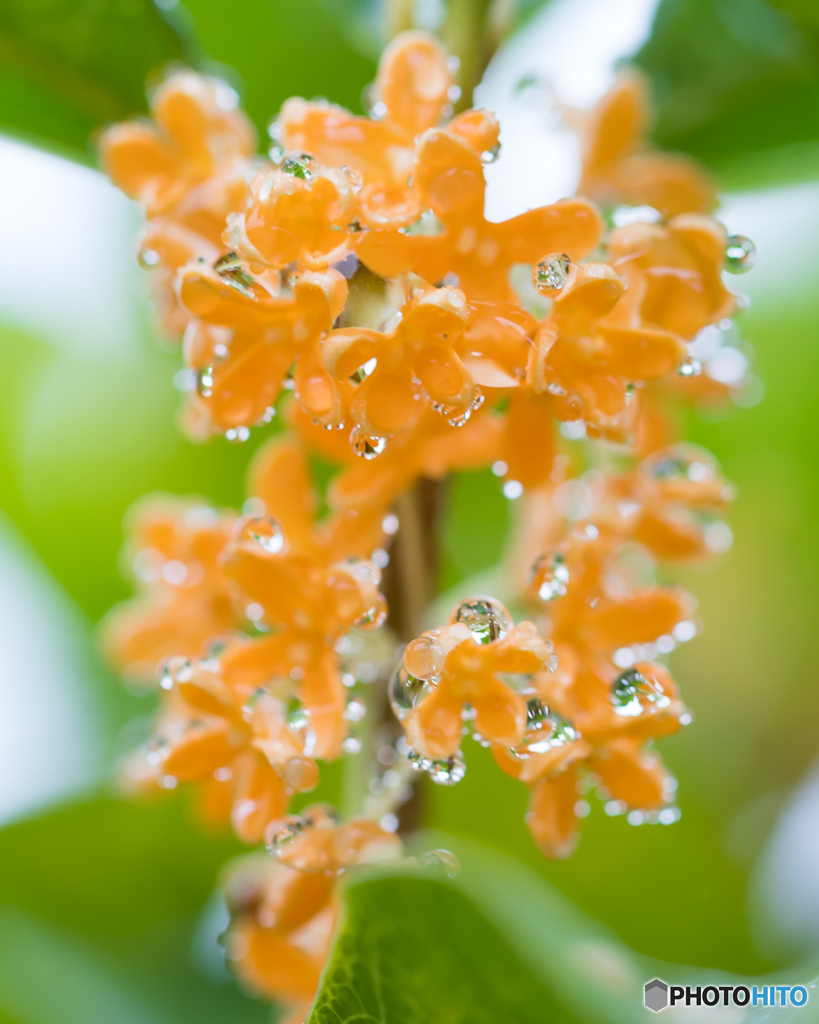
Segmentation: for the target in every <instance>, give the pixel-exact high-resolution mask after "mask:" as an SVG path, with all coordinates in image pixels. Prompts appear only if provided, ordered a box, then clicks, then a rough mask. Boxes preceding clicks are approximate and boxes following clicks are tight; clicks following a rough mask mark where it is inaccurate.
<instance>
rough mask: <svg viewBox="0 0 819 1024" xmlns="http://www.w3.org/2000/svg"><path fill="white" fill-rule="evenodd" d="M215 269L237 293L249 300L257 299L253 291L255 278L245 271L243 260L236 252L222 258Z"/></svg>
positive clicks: (215, 265) (216, 263)
mask: <svg viewBox="0 0 819 1024" xmlns="http://www.w3.org/2000/svg"><path fill="white" fill-rule="evenodd" d="M213 269H214V270H215V271H216V273H217V274H218V275H219V277H221V278H222V280H223V281H226V282H227V283H228V284H229V285H230V286H231V287H232V288H235V289H236V291H238V292H241V294H242V295H246V296H247V297H248V298H251V299H255V298H256V293H255V292H254V291H253V284H254V281H253V278H252V277H251V276H250V274H248V272H247V271H246V270H245V269H244V267H243V265H242V261H241V259H240V258H239V256H238V255H237V254H236V253H235V252H229V253H226V254H225V255H224V256H220V257H219V259H218V260H217V261H216V262H215V263H214V264H213Z"/></svg>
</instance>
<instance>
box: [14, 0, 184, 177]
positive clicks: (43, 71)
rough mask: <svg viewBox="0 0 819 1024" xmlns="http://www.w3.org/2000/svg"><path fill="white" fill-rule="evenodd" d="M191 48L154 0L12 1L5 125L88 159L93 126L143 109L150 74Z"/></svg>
mask: <svg viewBox="0 0 819 1024" xmlns="http://www.w3.org/2000/svg"><path fill="white" fill-rule="evenodd" d="M178 20H179V19H174V22H177V21H178ZM193 55H194V49H193V47H192V46H191V44H190V43H189V42H188V41H187V39H186V37H185V36H184V35H183V33H182V32H181V31H180V28H179V25H178V24H172V23H171V20H170V18H169V17H167V16H166V15H165V14H163V13H162V12H161V11H160V10H158V9H157V7H155V6H154V4H153V3H152V2H151V0H96V2H94V3H82V4H78V3H76V0H8V2H6V3H4V4H3V5H2V6H1V7H0V130H2V131H5V132H8V133H10V134H13V135H17V136H20V137H22V138H24V139H27V140H29V141H31V142H34V143H36V144H38V145H42V146H45V147H46V148H48V149H55V150H58V151H61V152H64V153H65V154H66V155H69V156H72V157H74V158H75V159H80V160H84V161H88V160H89V159H90V156H91V152H90V147H89V142H90V137H91V136H92V134H93V133H94V132H95V131H97V130H98V129H99V128H101V127H102V126H104V125H106V124H108V123H110V122H112V121H116V120H119V119H121V118H124V117H128V116H130V115H132V114H134V113H137V112H139V111H142V110H144V109H145V82H146V79H148V78H149V76H152V75H155V74H157V73H159V72H161V70H162V68H163V67H164V66H165V65H166V64H168V63H169V62H171V61H191V59H192V57H193Z"/></svg>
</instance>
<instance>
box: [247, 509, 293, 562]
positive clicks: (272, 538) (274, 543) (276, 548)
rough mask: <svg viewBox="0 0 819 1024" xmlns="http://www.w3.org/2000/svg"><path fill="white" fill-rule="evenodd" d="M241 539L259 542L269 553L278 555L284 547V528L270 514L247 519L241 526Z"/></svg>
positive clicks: (254, 542)
mask: <svg viewBox="0 0 819 1024" xmlns="http://www.w3.org/2000/svg"><path fill="white" fill-rule="evenodd" d="M239 540H240V541H250V542H251V543H253V544H258V546H259V547H260V548H261V549H262V550H263V551H266V552H267V554H268V555H278V554H279V553H280V552H281V551H282V550H283V549H284V533H283V532H282V528H281V527H280V526H279V524H278V523H277V522H276V520H275V519H271V518H270V516H254V517H253V518H252V519H245V520H244V521H243V522H242V524H241V526H240V528H239Z"/></svg>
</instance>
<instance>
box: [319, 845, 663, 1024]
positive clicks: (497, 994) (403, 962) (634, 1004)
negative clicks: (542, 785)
mask: <svg viewBox="0 0 819 1024" xmlns="http://www.w3.org/2000/svg"><path fill="white" fill-rule="evenodd" d="M424 840H425V842H424V845H423V847H422V848H426V849H429V848H430V846H432V845H440V843H442V842H443V843H444V844H445V845H446V846H447V847H448V848H449V849H453V848H454V849H455V850H456V851H457V852H458V855H459V857H460V858H461V861H462V863H463V873H462V875H461V877H460V879H458V881H457V882H449V881H446V880H444V879H441V878H438V877H436V876H435V874H434V873H431V872H430V873H427V872H418V873H412V872H407V871H403V872H400V871H399V872H395V873H383V872H380V873H378V874H374V875H370V876H365V877H362V878H360V879H359V880H357V881H354V882H353V883H352V884H351V885H350V886H349V888H348V889H347V892H346V908H347V909H346V918H345V921H344V924H343V927H342V930H341V932H340V934H339V937H338V939H337V941H336V945H335V948H334V950H333V953H332V956H331V959H330V961H329V963H328V966H327V968H326V970H325V974H324V978H323V982H322V986H321V989H320V991H319V996H318V998H317V1000H316V1003H315V1005H314V1007H313V1010H312V1012H311V1014H310V1015H309V1017H308V1018H307V1024H353V1022H360V1024H364V1022H366V1024H376V1022H378V1024H392V1022H398V1021H400V1022H401V1024H415V1022H419V1024H420V1022H424V1024H426V1022H427V1021H431V1020H434V1021H435V1022H436V1024H497V1022H498V1021H515V1024H544V1022H549V1024H552V1022H563V1021H575V1020H578V1019H580V1020H589V1021H595V1024H601V1022H612V1024H627V1022H631V1021H634V1020H635V1019H636V1017H637V1012H638V1010H639V1008H640V1006H641V1002H642V986H643V982H644V981H645V980H646V979H648V978H651V977H653V976H654V975H653V974H650V973H649V974H647V973H646V971H648V970H650V969H651V968H650V967H649V966H648V963H647V961H644V960H643V959H642V958H640V957H638V956H637V955H636V954H634V953H632V952H631V951H630V950H628V949H627V948H626V947H625V946H623V944H622V943H620V942H619V941H618V940H617V939H616V938H615V937H614V936H613V935H610V934H609V933H608V932H607V931H606V930H604V929H603V928H602V927H600V926H599V925H597V924H596V923H594V922H592V921H591V920H589V919H587V918H586V917H585V915H583V914H582V913H581V912H580V911H578V910H576V909H575V908H574V907H572V906H571V905H570V904H569V903H568V902H567V901H566V900H565V899H564V898H563V897H561V896H560V895H559V894H557V893H556V892H554V891H553V890H551V889H550V888H549V887H548V886H547V885H546V884H545V883H544V882H543V881H542V879H540V878H538V876H537V875H535V874H534V873H533V872H530V871H528V870H527V869H526V868H524V867H522V866H521V865H520V864H519V863H518V862H516V861H513V860H511V859H509V858H506V857H503V856H501V855H499V854H495V853H490V852H488V851H486V850H483V849H481V848H480V847H476V846H474V845H472V844H469V843H466V842H465V841H463V840H454V839H453V838H452V837H445V836H435V835H433V836H429V835H427V836H425V837H424Z"/></svg>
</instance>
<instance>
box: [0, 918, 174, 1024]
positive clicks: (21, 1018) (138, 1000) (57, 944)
mask: <svg viewBox="0 0 819 1024" xmlns="http://www.w3.org/2000/svg"><path fill="white" fill-rule="evenodd" d="M0 947H2V949H3V956H2V957H0V1014H2V1017H0V1019H2V1020H8V1021H15V1022H19V1024H95V1022H97V1021H99V1022H102V1021H116V1022H117V1024H172V1022H173V1018H172V1017H170V1016H168V1015H167V1014H165V1013H163V1011H162V1008H161V1007H160V1006H149V1005H146V1001H145V1000H144V999H143V998H142V997H141V996H140V995H139V994H138V992H137V991H136V990H134V989H132V988H130V987H129V986H127V985H123V984H122V983H121V982H120V981H119V979H117V978H115V977H114V976H113V975H112V973H111V972H110V970H109V969H108V968H107V966H106V965H105V964H104V963H103V962H101V958H100V957H99V956H98V955H95V954H94V952H92V951H90V950H88V949H86V948H85V947H84V945H83V944H82V943H78V942H77V940H76V938H75V937H74V936H70V935H66V934H63V933H61V932H59V931H58V930H57V929H55V928H52V927H49V926H48V925H47V924H45V923H43V922H41V921H38V920H37V919H36V918H33V917H30V916H29V915H27V914H23V913H21V912H20V911H17V910H12V909H11V908H9V907H0ZM37 979H40V980H41V981H42V983H41V984H37Z"/></svg>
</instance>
